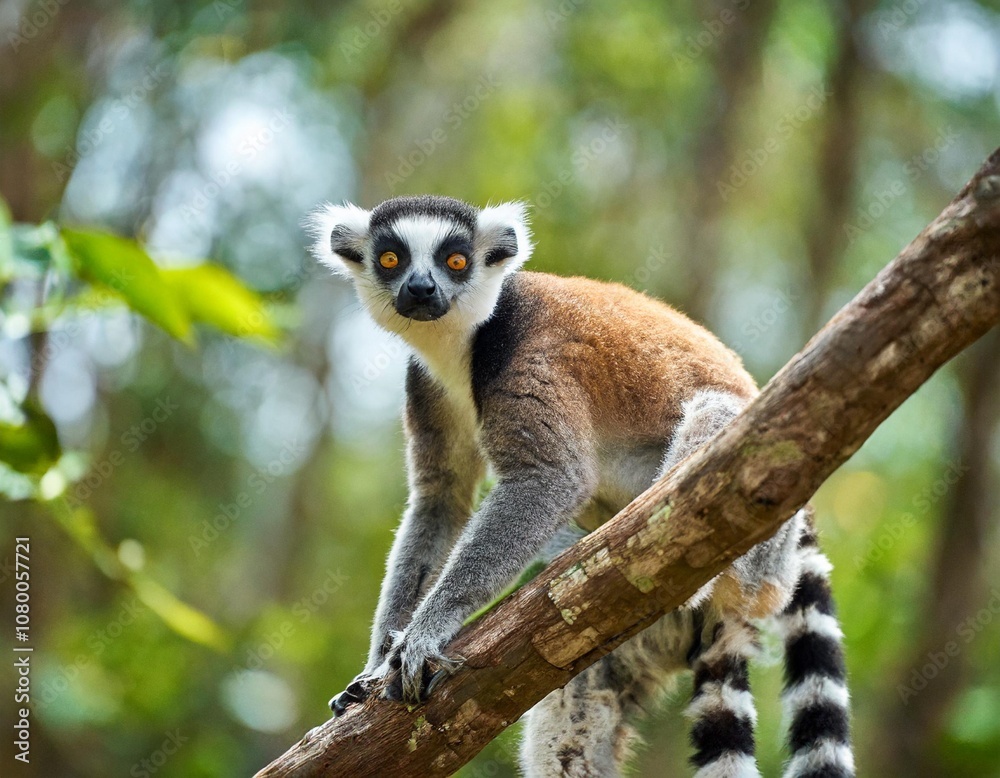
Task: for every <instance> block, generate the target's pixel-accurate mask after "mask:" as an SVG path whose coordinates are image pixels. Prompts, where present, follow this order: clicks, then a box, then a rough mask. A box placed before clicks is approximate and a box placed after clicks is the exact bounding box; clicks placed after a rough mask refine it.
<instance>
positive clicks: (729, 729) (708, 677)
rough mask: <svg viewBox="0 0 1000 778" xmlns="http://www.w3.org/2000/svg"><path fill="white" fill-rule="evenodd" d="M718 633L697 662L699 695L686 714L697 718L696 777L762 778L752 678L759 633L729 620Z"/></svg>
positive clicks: (717, 627)
mask: <svg viewBox="0 0 1000 778" xmlns="http://www.w3.org/2000/svg"><path fill="white" fill-rule="evenodd" d="M713 633H714V634H713V635H712V644H711V646H710V647H709V648H707V649H706V650H705V651H704V653H702V654H701V655H700V656H698V657H697V659H696V660H695V661H694V697H693V698H692V700H691V704H690V705H689V706H688V709H687V711H686V714H685V715H687V717H688V718H689V719H691V720H692V726H691V741H692V743H693V744H694V747H695V753H694V756H693V757H692V758H691V761H692V762H693V763H694V765H695V767H697V768H698V772H697V773H695V778H760V772H759V771H758V770H757V763H756V760H755V759H754V726H755V725H756V723H757V711H756V709H755V708H754V704H753V697H752V696H751V694H750V678H749V674H748V660H749V659H750V657H751V655H752V654H754V653H755V651H756V649H757V629H756V628H755V627H753V626H751V625H750V624H747V623H746V622H741V621H736V620H730V619H726V620H723V621H720V622H719V623H717V624H716V625H715V627H714V630H713Z"/></svg>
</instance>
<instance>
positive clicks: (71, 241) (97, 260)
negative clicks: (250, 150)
mask: <svg viewBox="0 0 1000 778" xmlns="http://www.w3.org/2000/svg"><path fill="white" fill-rule="evenodd" d="M63 237H64V238H65V240H66V245H67V247H68V248H69V252H70V255H71V256H72V257H73V259H74V260H75V261H76V263H77V268H78V272H79V273H80V275H81V276H83V277H84V278H85V279H86V280H88V281H90V282H92V283H96V284H100V285H101V286H104V287H106V288H108V289H110V290H112V291H113V292H115V293H116V294H118V295H119V296H121V297H122V299H124V300H125V302H126V303H128V305H129V307H130V308H132V309H133V310H135V311H137V312H138V313H141V314H142V315H143V316H145V317H146V318H147V319H149V320H150V321H151V322H153V323H154V324H158V325H159V326H160V327H162V328H163V329H164V330H166V331H167V332H168V333H170V334H171V335H173V336H174V337H175V338H177V339H178V340H182V341H184V342H185V343H191V342H192V341H193V337H192V331H191V320H190V318H189V317H188V314H187V310H186V309H185V307H184V306H183V305H182V304H181V302H180V301H179V300H178V299H177V295H176V294H175V293H174V290H173V287H172V286H171V285H170V284H168V283H167V282H166V280H165V279H164V278H163V275H162V274H161V272H160V270H159V268H157V266H156V264H155V263H154V262H153V260H152V259H150V257H149V255H148V254H147V253H146V252H145V251H143V250H142V248H141V247H140V246H139V245H138V244H137V243H135V242H134V241H131V240H126V239H125V238H120V237H118V236H117V235H110V234H108V233H104V232H93V231H82V230H69V229H64V230H63Z"/></svg>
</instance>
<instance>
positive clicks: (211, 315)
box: [162, 264, 278, 342]
mask: <svg viewBox="0 0 1000 778" xmlns="http://www.w3.org/2000/svg"><path fill="white" fill-rule="evenodd" d="M162 273H163V277H164V278H165V279H166V280H167V282H168V283H169V284H170V286H171V287H173V290H174V293H175V294H176V295H177V298H178V299H179V300H180V301H181V303H182V304H183V305H184V307H185V308H186V309H187V312H188V314H189V315H190V317H191V319H192V320H194V321H198V322H204V323H205V324H211V325H212V326H213V327H216V328H218V329H220V330H222V331H223V332H226V333H228V334H230V335H235V336H237V337H240V338H250V337H257V338H263V339H264V340H267V341H269V342H274V341H275V340H276V339H277V337H278V331H277V328H276V327H275V326H274V323H273V322H272V321H271V317H270V316H269V315H268V312H267V310H266V309H265V308H264V304H263V302H262V301H261V299H260V296H259V295H258V294H257V293H256V292H253V291H252V290H250V289H248V288H247V287H246V286H244V285H243V283H242V282H241V281H240V280H239V279H238V278H236V276H234V275H232V274H231V273H230V272H228V271H227V270H225V269H224V268H222V267H219V266H218V265H208V264H206V265H198V266H196V267H185V268H176V269H170V270H163V271H162Z"/></svg>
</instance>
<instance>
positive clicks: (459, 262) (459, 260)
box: [447, 254, 469, 270]
mask: <svg viewBox="0 0 1000 778" xmlns="http://www.w3.org/2000/svg"><path fill="white" fill-rule="evenodd" d="M447 262H448V267H450V268H451V269H452V270H465V266H466V265H467V264H469V260H467V259H466V258H465V257H464V256H462V255H461V254H452V255H451V256H450V257H448V259H447Z"/></svg>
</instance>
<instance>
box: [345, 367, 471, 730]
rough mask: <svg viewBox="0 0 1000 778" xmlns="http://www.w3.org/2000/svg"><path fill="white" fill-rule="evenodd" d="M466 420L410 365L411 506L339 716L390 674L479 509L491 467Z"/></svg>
mask: <svg viewBox="0 0 1000 778" xmlns="http://www.w3.org/2000/svg"><path fill="white" fill-rule="evenodd" d="M459 420H460V417H459V416H458V415H457V414H455V413H453V412H452V409H451V408H450V407H449V405H448V403H447V401H446V399H445V397H444V395H443V393H442V392H441V390H440V389H439V388H438V387H436V386H435V385H434V384H433V383H431V381H430V379H429V378H428V377H427V375H426V373H425V372H424V371H423V369H422V368H420V367H419V366H417V365H416V364H415V363H412V362H411V364H410V367H409V370H408V372H407V376H406V410H405V415H404V426H405V428H406V435H407V463H408V469H409V480H410V496H409V505H408V506H407V509H406V512H405V514H404V515H403V520H402V522H401V523H400V526H399V529H398V530H397V532H396V538H395V540H394V541H393V544H392V550H391V551H390V552H389V558H388V561H387V563H386V574H385V578H384V579H383V580H382V591H381V594H380V595H379V602H378V608H377V609H376V611H375V622H374V625H373V627H372V635H371V645H370V648H369V651H368V661H367V663H366V665H365V669H364V670H363V671H362V673H361V674H360V675H358V676H357V678H355V679H354V681H353V682H352V683H351V684H350V685H349V686H348V687H347V690H346V691H345V692H343V693H342V694H340V695H338V697H337V698H335V699H334V701H333V702H332V703H331V704H332V705H333V707H334V711H335V712H337V713H342V712H343V710H344V708H345V707H346V706H347V705H348V704H350V703H352V702H359V701H361V700H363V699H364V698H365V697H366V696H367V694H368V692H370V691H371V688H370V687H371V685H372V682H373V681H374V680H375V679H376V678H378V677H380V676H382V675H384V673H385V671H386V670H387V669H388V668H386V667H380V666H381V665H382V664H383V662H384V660H385V657H386V654H387V652H388V651H389V649H390V647H391V646H392V641H393V635H394V634H395V633H397V632H400V631H402V630H404V629H405V628H406V626H407V624H408V623H409V620H410V616H411V615H412V613H413V611H414V609H415V608H416V607H417V603H418V602H419V601H420V598H421V597H422V596H423V594H424V592H426V591H427V590H428V588H429V587H430V586H431V585H432V584H433V581H434V578H435V577H436V576H437V574H438V573H439V572H440V569H441V566H442V565H443V564H444V561H445V558H446V557H447V554H448V551H449V549H450V548H451V546H452V545H453V543H454V541H455V538H456V537H457V535H458V533H459V532H460V530H461V528H462V526H463V524H464V523H465V521H466V520H467V519H468V517H469V515H470V514H471V513H472V504H473V500H474V498H475V492H476V487H477V485H478V484H479V482H480V481H481V480H482V477H483V473H484V469H485V466H484V463H483V459H482V456H481V455H480V454H479V452H478V450H477V448H476V443H475V430H471V431H470V430H465V429H462V428H461V427H460V426H459V425H460V421H459Z"/></svg>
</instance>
